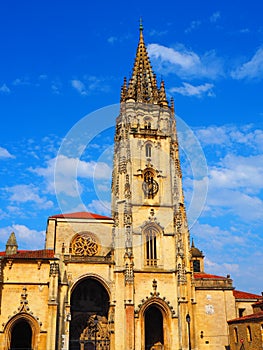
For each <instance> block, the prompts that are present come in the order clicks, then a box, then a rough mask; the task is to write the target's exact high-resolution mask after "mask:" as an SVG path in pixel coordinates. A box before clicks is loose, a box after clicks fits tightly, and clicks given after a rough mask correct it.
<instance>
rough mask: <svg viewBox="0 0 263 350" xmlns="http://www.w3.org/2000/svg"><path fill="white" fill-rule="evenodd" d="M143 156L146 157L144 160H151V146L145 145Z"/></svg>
mask: <svg viewBox="0 0 263 350" xmlns="http://www.w3.org/2000/svg"><path fill="white" fill-rule="evenodd" d="M145 155H146V158H151V157H152V145H151V144H150V143H146V146H145Z"/></svg>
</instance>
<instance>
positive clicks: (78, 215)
mask: <svg viewBox="0 0 263 350" xmlns="http://www.w3.org/2000/svg"><path fill="white" fill-rule="evenodd" d="M49 218H52V219H56V218H65V219H67V218H68V219H95V220H99V219H101V220H111V217H109V216H104V215H99V214H94V213H90V212H88V211H80V212H77V213H68V214H57V215H53V216H50V217H49Z"/></svg>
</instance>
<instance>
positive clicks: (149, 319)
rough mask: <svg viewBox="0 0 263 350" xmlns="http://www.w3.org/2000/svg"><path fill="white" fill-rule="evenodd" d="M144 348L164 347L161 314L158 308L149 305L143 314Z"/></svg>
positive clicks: (151, 349) (154, 349) (146, 349)
mask: <svg viewBox="0 0 263 350" xmlns="http://www.w3.org/2000/svg"><path fill="white" fill-rule="evenodd" d="M144 336H145V350H157V349H158V350H161V349H164V332H163V315H162V312H161V311H160V309H159V308H158V307H157V306H155V305H151V306H149V307H148V308H147V309H146V311H145V314H144Z"/></svg>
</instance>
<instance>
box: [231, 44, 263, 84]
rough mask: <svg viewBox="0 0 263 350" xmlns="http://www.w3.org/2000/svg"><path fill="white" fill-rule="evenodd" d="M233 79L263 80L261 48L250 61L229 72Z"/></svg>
mask: <svg viewBox="0 0 263 350" xmlns="http://www.w3.org/2000/svg"><path fill="white" fill-rule="evenodd" d="M231 76H232V78H234V79H262V78H263V47H261V48H259V49H258V50H257V51H256V53H255V54H254V56H253V57H252V58H251V60H250V61H248V62H246V63H244V64H243V65H242V66H240V67H238V68H237V69H236V70H233V71H232V72H231Z"/></svg>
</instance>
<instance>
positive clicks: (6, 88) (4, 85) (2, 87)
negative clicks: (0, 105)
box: [0, 84, 11, 94]
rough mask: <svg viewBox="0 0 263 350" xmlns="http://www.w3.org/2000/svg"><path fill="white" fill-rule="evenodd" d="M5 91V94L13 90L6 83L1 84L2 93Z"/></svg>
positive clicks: (0, 90)
mask: <svg viewBox="0 0 263 350" xmlns="http://www.w3.org/2000/svg"><path fill="white" fill-rule="evenodd" d="M1 92H2V93H4V94H9V93H10V92H11V90H10V89H9V87H8V86H7V85H6V84H3V85H2V86H0V93H1Z"/></svg>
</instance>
